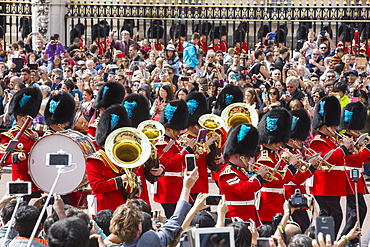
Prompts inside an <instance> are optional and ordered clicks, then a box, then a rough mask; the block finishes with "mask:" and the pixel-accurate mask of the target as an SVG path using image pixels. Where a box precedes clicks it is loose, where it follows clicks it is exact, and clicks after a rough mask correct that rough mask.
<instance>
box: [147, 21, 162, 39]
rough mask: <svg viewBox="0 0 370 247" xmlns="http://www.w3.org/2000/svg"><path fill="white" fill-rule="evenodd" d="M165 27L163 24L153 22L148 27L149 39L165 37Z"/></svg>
mask: <svg viewBox="0 0 370 247" xmlns="http://www.w3.org/2000/svg"><path fill="white" fill-rule="evenodd" d="M163 34H164V29H163V27H162V26H161V25H158V24H153V25H151V26H150V28H149V29H148V38H149V39H161V38H163Z"/></svg>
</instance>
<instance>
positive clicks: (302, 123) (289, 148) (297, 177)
mask: <svg viewBox="0 0 370 247" xmlns="http://www.w3.org/2000/svg"><path fill="white" fill-rule="evenodd" d="M290 114H291V115H292V127H291V132H290V138H289V141H288V143H286V144H285V148H284V149H283V150H282V151H281V153H280V155H286V154H289V155H290V154H298V155H299V156H300V157H301V159H302V153H301V152H300V149H301V148H302V146H303V142H304V141H305V140H306V139H307V136H308V134H309V132H310V129H311V118H310V116H309V115H308V113H307V111H306V110H305V109H297V110H293V111H291V112H290ZM302 160H303V159H302ZM317 161H318V158H312V159H310V160H309V161H308V162H309V163H310V164H311V165H309V167H307V166H306V165H305V164H299V165H303V166H302V167H304V170H302V169H297V170H298V171H297V173H296V174H294V175H293V177H292V179H291V181H290V182H289V183H288V184H285V185H284V189H285V199H286V200H289V199H290V197H291V196H292V195H293V194H294V193H295V191H296V189H299V190H300V191H301V193H302V194H306V184H305V182H306V180H307V179H308V178H309V177H311V176H312V174H313V173H314V172H315V171H316V168H315V166H314V165H315V164H316V163H317ZM307 165H308V164H307ZM292 219H293V220H294V221H295V222H297V223H298V224H299V226H300V227H301V230H302V232H305V231H306V229H307V228H308V227H309V226H310V223H311V222H310V219H309V217H308V214H307V211H306V209H298V210H296V211H294V213H293V214H292Z"/></svg>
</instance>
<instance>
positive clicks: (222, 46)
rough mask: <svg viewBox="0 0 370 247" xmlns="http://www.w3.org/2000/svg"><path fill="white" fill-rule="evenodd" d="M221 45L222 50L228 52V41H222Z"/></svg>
mask: <svg viewBox="0 0 370 247" xmlns="http://www.w3.org/2000/svg"><path fill="white" fill-rule="evenodd" d="M220 46H221V51H222V52H223V53H226V52H227V42H226V41H221V44H220Z"/></svg>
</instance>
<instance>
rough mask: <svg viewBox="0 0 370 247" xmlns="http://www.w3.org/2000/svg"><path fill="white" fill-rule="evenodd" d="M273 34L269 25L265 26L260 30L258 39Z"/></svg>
mask: <svg viewBox="0 0 370 247" xmlns="http://www.w3.org/2000/svg"><path fill="white" fill-rule="evenodd" d="M269 32H271V29H270V27H269V26H268V25H263V26H262V27H260V28H259V29H258V32H257V39H259V40H260V39H262V38H264V37H266V35H267V34H268V33H269Z"/></svg>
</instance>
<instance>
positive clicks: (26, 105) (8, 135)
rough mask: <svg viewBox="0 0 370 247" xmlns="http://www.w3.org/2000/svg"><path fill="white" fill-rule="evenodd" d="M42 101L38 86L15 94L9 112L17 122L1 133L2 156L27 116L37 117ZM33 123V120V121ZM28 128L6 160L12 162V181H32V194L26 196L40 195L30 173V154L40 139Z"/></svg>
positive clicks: (0, 147)
mask: <svg viewBox="0 0 370 247" xmlns="http://www.w3.org/2000/svg"><path fill="white" fill-rule="evenodd" d="M41 101H42V95H41V91H40V90H39V89H38V88H34V87H29V88H24V89H22V90H20V91H19V92H17V93H16V94H15V95H14V96H13V100H12V101H11V102H10V105H9V114H14V117H15V119H16V122H17V124H16V125H14V126H13V127H12V128H11V129H9V130H8V131H6V132H2V133H1V134H0V138H1V144H0V156H1V157H2V156H3V155H4V153H5V152H6V151H5V150H6V148H7V147H8V144H9V142H10V141H11V140H14V138H15V136H16V135H17V133H18V132H19V130H20V129H21V127H22V125H23V124H24V122H25V120H26V118H27V116H31V117H33V118H34V117H36V115H37V114H38V112H39V109H40V105H41ZM31 123H32V122H31ZM29 127H30V126H28V128H26V130H25V132H24V133H23V134H22V135H21V137H20V139H19V142H18V145H17V147H16V148H15V149H14V152H13V153H12V154H11V155H9V157H8V159H7V160H5V163H4V164H5V165H10V164H12V181H16V180H17V179H20V180H22V181H27V182H31V184H32V188H31V189H32V194H31V196H27V197H26V198H28V199H30V198H33V197H36V198H38V197H40V196H41V193H40V191H39V189H38V188H37V187H36V185H35V184H34V183H33V182H32V180H31V177H30V174H29V173H28V155H29V153H30V151H31V149H32V147H33V145H34V144H35V142H36V141H37V139H38V135H37V133H36V132H35V131H33V130H31V129H29Z"/></svg>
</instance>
